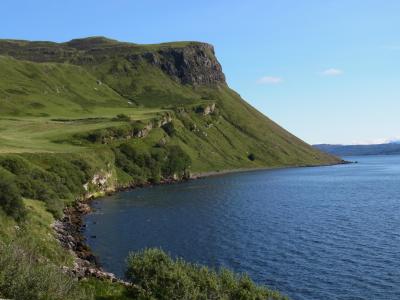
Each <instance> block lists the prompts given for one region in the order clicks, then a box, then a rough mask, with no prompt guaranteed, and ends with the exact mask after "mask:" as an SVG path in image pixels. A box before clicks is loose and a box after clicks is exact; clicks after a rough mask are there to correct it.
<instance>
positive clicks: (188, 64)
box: [0, 37, 226, 86]
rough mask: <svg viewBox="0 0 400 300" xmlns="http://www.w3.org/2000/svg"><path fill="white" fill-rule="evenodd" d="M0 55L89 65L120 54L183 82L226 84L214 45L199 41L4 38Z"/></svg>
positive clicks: (134, 62)
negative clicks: (144, 43) (154, 42)
mask: <svg viewBox="0 0 400 300" xmlns="http://www.w3.org/2000/svg"><path fill="white" fill-rule="evenodd" d="M0 55H9V56H12V57H15V58H17V59H23V60H29V61H34V62H68V63H73V64H78V65H91V64H94V63H100V62H103V61H104V60H106V59H109V58H110V57H119V58H124V59H126V60H127V61H129V62H130V63H131V64H132V67H133V68H134V69H135V68H137V66H138V65H139V63H140V62H143V61H146V62H147V63H149V64H151V65H153V66H156V67H158V68H160V69H161V70H162V71H163V72H164V73H166V74H167V75H168V76H170V77H171V78H173V79H174V80H176V81H177V82H179V83H182V84H189V85H194V86H204V85H208V86H209V85H212V86H215V85H220V84H223V85H225V84H226V82H225V75H224V73H223V72H222V67H221V65H220V63H219V62H218V60H217V58H216V57H215V52H214V47H213V46H212V45H210V44H207V43H200V42H182V43H176V44H174V43H170V44H161V45H159V46H157V47H155V48H153V49H150V47H146V46H141V45H136V44H132V43H122V42H118V41H115V40H111V39H107V38H104V37H91V38H84V39H75V40H72V41H69V42H66V43H60V44H58V43H53V42H29V41H14V40H4V41H1V43H0ZM99 82H101V81H97V84H99Z"/></svg>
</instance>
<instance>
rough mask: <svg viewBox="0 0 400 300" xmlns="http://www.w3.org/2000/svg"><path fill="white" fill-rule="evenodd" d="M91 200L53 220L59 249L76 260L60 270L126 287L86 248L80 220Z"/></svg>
mask: <svg viewBox="0 0 400 300" xmlns="http://www.w3.org/2000/svg"><path fill="white" fill-rule="evenodd" d="M186 180H188V179H182V180H176V179H165V180H163V181H161V182H160V183H158V184H173V183H178V182H182V181H186ZM152 185H154V184H152V183H144V184H140V185H130V186H127V187H118V188H116V189H114V190H113V191H110V190H108V191H107V193H104V194H112V193H113V192H120V191H124V190H130V189H134V188H141V187H148V186H152ZM94 198H95V197H93V195H88V196H86V197H84V198H82V199H79V200H77V201H76V202H75V204H74V205H72V206H69V207H66V208H65V209H64V217H63V218H62V219H60V220H56V221H55V222H54V223H53V225H52V227H53V230H54V232H55V236H56V238H57V240H58V241H59V242H60V244H61V246H62V247H64V248H65V249H67V250H69V251H70V252H71V253H72V254H73V255H74V257H75V260H74V265H73V267H71V268H69V267H63V270H64V271H65V272H66V273H70V274H73V275H74V276H76V277H77V278H79V279H82V278H86V277H95V278H98V279H104V280H110V281H112V282H119V283H122V284H124V285H129V284H130V283H128V282H126V281H124V280H122V279H120V278H117V277H116V276H115V275H114V274H113V273H109V272H106V271H104V270H103V269H102V267H101V265H100V263H99V260H98V259H97V258H96V256H95V255H94V254H93V252H92V251H91V249H90V247H89V246H88V245H87V244H86V239H85V237H84V235H83V231H84V229H85V226H86V225H85V224H84V222H83V217H84V216H85V215H86V214H89V213H90V212H91V211H92V209H91V207H90V205H89V202H90V201H91V200H92V199H94Z"/></svg>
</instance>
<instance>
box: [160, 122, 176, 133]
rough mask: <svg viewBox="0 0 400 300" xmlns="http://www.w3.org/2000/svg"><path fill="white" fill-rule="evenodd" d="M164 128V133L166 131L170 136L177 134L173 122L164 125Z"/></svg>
mask: <svg viewBox="0 0 400 300" xmlns="http://www.w3.org/2000/svg"><path fill="white" fill-rule="evenodd" d="M162 128H163V129H164V131H165V132H166V133H167V134H168V135H169V136H173V135H174V134H175V132H176V129H175V126H174V123H172V122H168V123H166V124H164V125H163V126H162Z"/></svg>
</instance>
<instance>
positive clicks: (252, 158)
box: [247, 153, 256, 161]
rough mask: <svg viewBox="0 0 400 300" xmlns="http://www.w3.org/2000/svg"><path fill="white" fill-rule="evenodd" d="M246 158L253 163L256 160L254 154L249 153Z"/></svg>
mask: <svg viewBox="0 0 400 300" xmlns="http://www.w3.org/2000/svg"><path fill="white" fill-rule="evenodd" d="M247 158H248V159H249V160H251V161H255V160H256V156H255V155H254V153H250V154H249V155H248V156H247Z"/></svg>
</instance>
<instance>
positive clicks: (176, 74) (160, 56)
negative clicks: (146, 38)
mask: <svg viewBox="0 0 400 300" xmlns="http://www.w3.org/2000/svg"><path fill="white" fill-rule="evenodd" d="M141 56H142V57H143V58H144V59H145V60H146V61H147V62H148V63H150V64H152V65H154V66H157V67H159V68H160V69H161V70H163V71H164V72H165V73H166V74H167V75H169V76H170V77H172V78H173V79H175V80H176V81H178V82H180V83H182V84H190V85H218V84H225V75H224V73H223V72H222V67H221V65H220V63H219V62H218V60H217V59H216V57H215V52H214V48H213V46H212V45H210V44H206V43H193V44H190V45H189V46H186V47H180V48H170V47H168V48H165V49H161V50H159V51H157V52H147V53H144V54H142V55H141ZM131 59H132V57H131ZM134 59H137V56H135V57H134Z"/></svg>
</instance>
